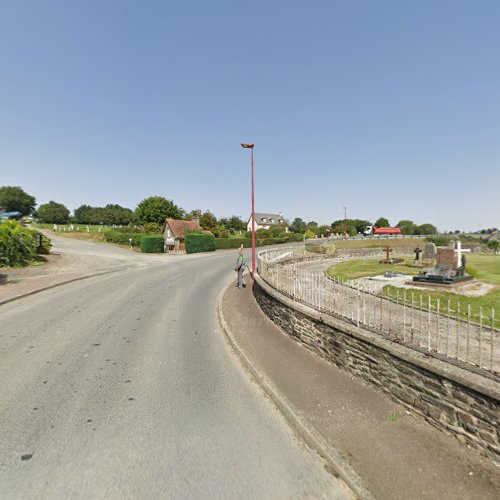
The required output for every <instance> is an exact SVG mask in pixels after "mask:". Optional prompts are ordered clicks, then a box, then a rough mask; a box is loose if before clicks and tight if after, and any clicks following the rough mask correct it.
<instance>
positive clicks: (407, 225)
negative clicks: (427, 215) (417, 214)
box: [396, 220, 417, 234]
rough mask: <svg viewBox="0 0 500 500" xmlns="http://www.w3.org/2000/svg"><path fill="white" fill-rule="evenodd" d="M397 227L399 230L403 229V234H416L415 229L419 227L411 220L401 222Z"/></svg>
mask: <svg viewBox="0 0 500 500" xmlns="http://www.w3.org/2000/svg"><path fill="white" fill-rule="evenodd" d="M396 227H399V229H401V233H402V234H413V233H414V232H415V229H416V228H417V225H416V224H415V223H414V222H413V221H411V220H400V221H399V222H398V223H397V224H396Z"/></svg>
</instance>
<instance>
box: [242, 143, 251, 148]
mask: <svg viewBox="0 0 500 500" xmlns="http://www.w3.org/2000/svg"><path fill="white" fill-rule="evenodd" d="M241 147H242V148H250V149H251V148H253V147H254V145H253V144H244V143H242V144H241Z"/></svg>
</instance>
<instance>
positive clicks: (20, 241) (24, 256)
mask: <svg viewBox="0 0 500 500" xmlns="http://www.w3.org/2000/svg"><path fill="white" fill-rule="evenodd" d="M37 248H38V238H37V236H36V234H35V232H34V231H31V230H29V229H26V228H25V227H23V226H22V225H21V224H19V222H16V221H13V220H8V221H5V222H2V223H0V267H3V266H27V265H28V264H29V263H30V262H32V261H33V260H35V258H36V255H37Z"/></svg>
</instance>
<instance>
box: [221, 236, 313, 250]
mask: <svg viewBox="0 0 500 500" xmlns="http://www.w3.org/2000/svg"><path fill="white" fill-rule="evenodd" d="M303 239H304V238H303V236H302V235H301V234H289V235H287V236H284V237H283V238H256V240H255V245H256V246H258V247H263V246H267V245H279V244H281V243H292V242H297V241H303ZM215 243H216V245H217V249H218V250H223V249H227V248H240V245H243V247H244V248H251V247H252V238H217V239H216V240H215Z"/></svg>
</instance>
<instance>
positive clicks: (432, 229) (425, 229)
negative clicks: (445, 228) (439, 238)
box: [413, 224, 437, 234]
mask: <svg viewBox="0 0 500 500" xmlns="http://www.w3.org/2000/svg"><path fill="white" fill-rule="evenodd" d="M413 234H437V229H436V226H433V225H432V224H422V225H420V226H417V227H416V229H415V233H413Z"/></svg>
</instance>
